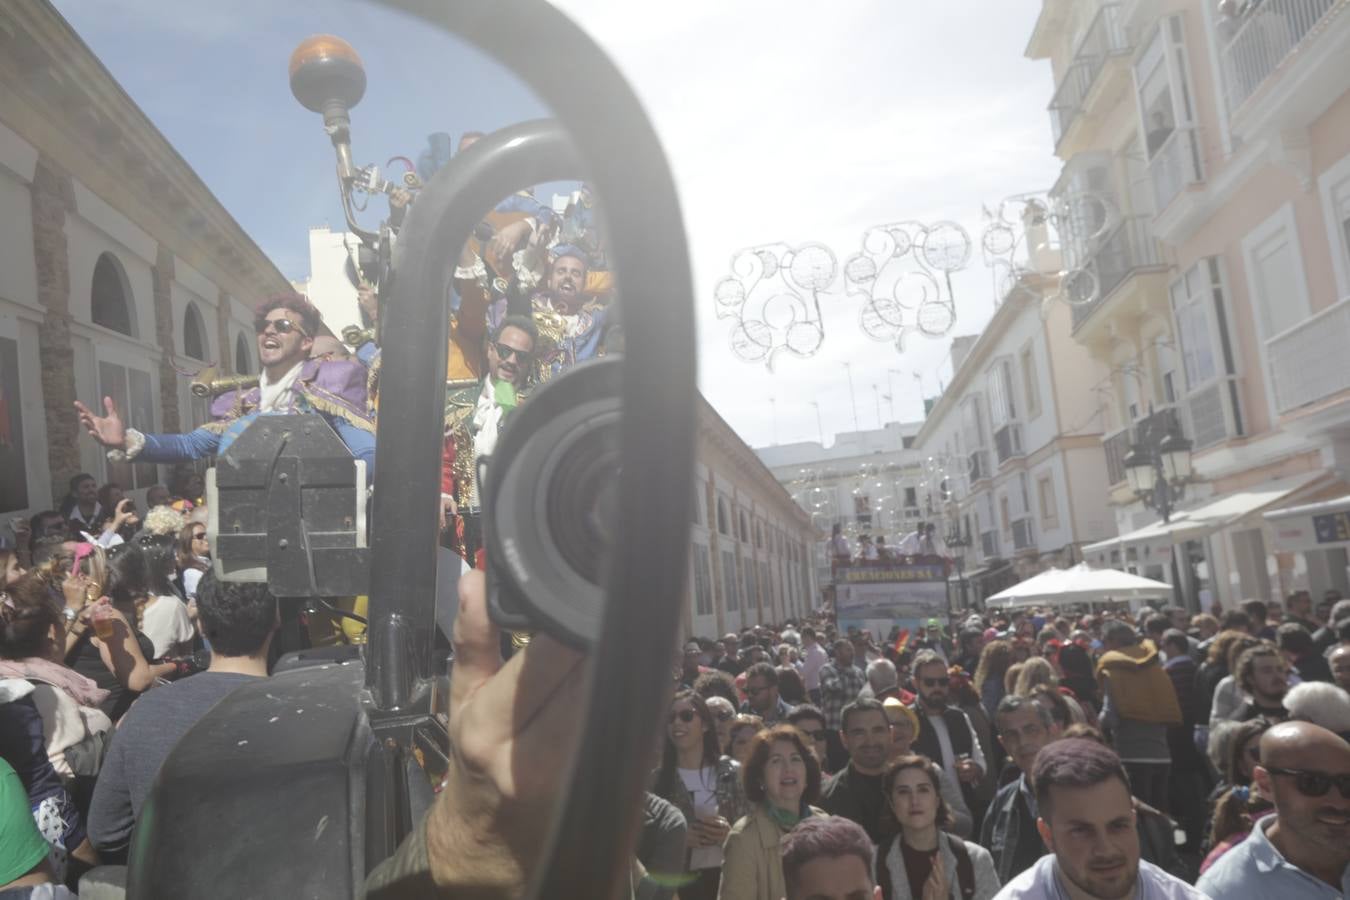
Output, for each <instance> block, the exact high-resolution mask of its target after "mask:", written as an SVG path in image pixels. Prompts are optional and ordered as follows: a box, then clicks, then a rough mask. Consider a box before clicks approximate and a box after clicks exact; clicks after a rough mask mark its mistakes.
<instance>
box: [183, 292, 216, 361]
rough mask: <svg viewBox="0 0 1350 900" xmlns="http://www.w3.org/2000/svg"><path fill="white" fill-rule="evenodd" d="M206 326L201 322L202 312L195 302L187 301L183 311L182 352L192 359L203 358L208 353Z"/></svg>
mask: <svg viewBox="0 0 1350 900" xmlns="http://www.w3.org/2000/svg"><path fill="white" fill-rule="evenodd" d="M208 346H209V344H208V343H207V341H206V326H205V325H203V324H202V314H201V313H200V312H198V310H197V304H195V303H189V304H188V305H187V309H185V310H184V311H183V354H184V355H185V356H190V357H192V358H193V359H200V360H205V359H206V358H207V356H208V354H209V353H210V351H209V350H207V347H208Z"/></svg>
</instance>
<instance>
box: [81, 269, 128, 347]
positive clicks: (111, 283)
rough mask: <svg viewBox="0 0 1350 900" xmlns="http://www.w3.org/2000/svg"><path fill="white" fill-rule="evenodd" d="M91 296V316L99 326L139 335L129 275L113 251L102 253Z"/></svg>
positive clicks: (126, 333)
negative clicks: (133, 309)
mask: <svg viewBox="0 0 1350 900" xmlns="http://www.w3.org/2000/svg"><path fill="white" fill-rule="evenodd" d="M90 295H91V297H90V299H91V303H90V307H91V309H90V318H92V319H93V320H94V324H95V325H102V326H103V327H104V328H111V329H112V330H113V331H120V332H121V333H122V334H125V335H126V336H127V337H136V316H135V314H134V313H133V311H132V305H131V290H130V288H129V287H128V285H127V276H126V273H125V272H124V271H123V270H122V264H121V263H120V262H118V261H117V257H115V256H113V255H112V254H111V253H104V254H102V255H101V256H99V258H98V262H96V263H94V282H93V285H92V287H91V289H90Z"/></svg>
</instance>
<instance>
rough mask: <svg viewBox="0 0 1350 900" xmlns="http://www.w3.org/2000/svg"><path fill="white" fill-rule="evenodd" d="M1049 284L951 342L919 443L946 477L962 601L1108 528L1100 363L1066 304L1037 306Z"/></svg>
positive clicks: (1019, 294) (1011, 300)
mask: <svg viewBox="0 0 1350 900" xmlns="http://www.w3.org/2000/svg"><path fill="white" fill-rule="evenodd" d="M1038 268H1039V266H1038ZM1056 290H1057V279H1056V278H1054V277H1045V276H1035V275H1032V276H1027V277H1026V278H1024V279H1022V281H1021V282H1020V283H1019V284H1018V285H1016V286H1014V288H1013V290H1012V291H1011V292H1010V293H1009V295H1008V296H1007V297H1006V298H1005V299H1004V300H1003V302H1002V303H1001V304H1000V305H999V307H998V308H997V309H996V310H995V312H994V315H993V318H992V319H991V320H990V321H989V324H988V325H987V326H986V327H985V329H984V330H983V332H981V333H980V335H979V336H978V337H977V338H970V337H963V338H957V339H956V340H955V341H954V342H953V343H952V366H953V369H954V372H953V375H952V381H951V384H950V385H948V386H947V388H946V390H945V391H943V393H942V395H941V396H940V397H939V398H938V399H937V401H936V402H935V403H934V404H933V405H932V408H931V409H930V410H929V413H928V417H927V418H926V419H925V421H924V423H923V427H922V428H920V430H919V433H918V435H917V436H916V438H915V447H916V449H917V450H918V451H919V452H920V454H921V455H923V456H924V457H925V459H928V458H932V459H935V460H939V461H941V463H942V467H943V469H944V471H945V473H946V477H945V479H944V481H943V482H942V483H941V484H940V488H941V494H942V497H943V499H944V500H945V502H943V503H941V504H940V505H939V508H940V510H941V516H940V520H939V530H940V532H941V533H942V534H943V535H944V536H947V539H948V550H949V552H950V553H952V554H953V555H954V556H958V557H961V558H962V559H963V563H964V565H963V570H965V571H963V572H962V573H961V576H960V577H961V579H963V580H964V581H965V582H966V584H963V585H961V587H962V588H963V589H964V590H966V591H967V594H966V598H967V600H968V601H976V600H981V599H983V598H984V597H987V596H989V595H990V594H993V593H997V592H998V591H999V590H1002V589H1003V588H1004V587H1007V586H1008V585H1009V584H1011V583H1013V582H1016V581H1020V580H1022V579H1024V578H1027V577H1029V576H1031V575H1034V574H1036V573H1037V572H1039V571H1042V570H1043V569H1046V568H1049V567H1051V566H1058V567H1065V566H1069V565H1072V564H1074V563H1076V562H1081V561H1082V558H1083V557H1082V547H1083V546H1084V545H1086V544H1090V543H1093V542H1096V541H1099V540H1101V539H1102V538H1104V537H1106V536H1107V535H1109V534H1111V533H1113V531H1114V524H1115V523H1114V522H1113V521H1112V520H1111V517H1110V513H1109V512H1108V508H1107V489H1106V460H1105V458H1104V456H1103V454H1102V450H1101V446H1102V444H1101V438H1102V419H1101V412H1100V406H1101V404H1100V401H1099V399H1098V397H1099V392H1101V391H1104V390H1107V389H1108V388H1109V379H1108V377H1107V370H1106V366H1105V365H1103V364H1102V363H1101V362H1100V361H1099V360H1097V359H1095V358H1093V356H1092V355H1091V353H1090V352H1089V351H1088V350H1087V349H1086V348H1085V347H1084V346H1083V345H1081V344H1079V343H1077V342H1076V341H1074V340H1073V337H1072V336H1071V333H1070V332H1071V326H1072V318H1073V312H1072V310H1071V308H1070V307H1069V306H1068V305H1067V304H1065V303H1059V302H1051V303H1045V302H1044V300H1045V298H1046V295H1047V293H1049V294H1051V295H1053V294H1055V293H1056ZM953 539H954V540H953Z"/></svg>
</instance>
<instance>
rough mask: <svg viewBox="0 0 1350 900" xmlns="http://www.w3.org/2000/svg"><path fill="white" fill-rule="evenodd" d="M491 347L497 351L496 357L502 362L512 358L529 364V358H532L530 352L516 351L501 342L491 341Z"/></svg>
mask: <svg viewBox="0 0 1350 900" xmlns="http://www.w3.org/2000/svg"><path fill="white" fill-rule="evenodd" d="M492 347H493V349H495V350H496V351H497V357H498V358H499V359H501V360H502V361H503V362H505V361H507V360H509V359H510V358H511V357H513V356H514V357H515V358H516V359H517V360H519V361H520V362H529V361H530V358H531V357H532V356H534V353H533V352H532V351H529V350H517V349H516V348H515V347H511V346H509V345H507V344H503V343H502V342H501V341H493V342H492Z"/></svg>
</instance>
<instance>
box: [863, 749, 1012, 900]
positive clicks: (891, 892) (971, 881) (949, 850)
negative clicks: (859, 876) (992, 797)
mask: <svg viewBox="0 0 1350 900" xmlns="http://www.w3.org/2000/svg"><path fill="white" fill-rule="evenodd" d="M940 775H941V770H939V769H938V767H937V764H936V763H934V762H933V761H932V760H930V759H929V758H928V757H926V756H919V755H911V756H901V757H899V758H897V759H894V760H892V761H891V763H890V765H888V766H887V767H886V774H885V776H884V777H883V778H882V789H883V790H884V791H885V792H886V805H885V807H884V809H885V813H884V814H883V815H884V817H887V818H889V819H890V820H891V821H890V824H891V826H892V827H893V828H894V830H895V831H896V834H895V836H894V837H892V838H890V839H888V840H886V841H884V842H883V843H882V845H881V846H880V847H879V848H878V850H877V884H878V886H880V888H881V894H882V897H884V898H885V900H991V898H992V897H993V896H994V895H995V894H997V893H998V889H999V882H998V875H997V873H996V872H995V870H994V858H993V857H992V856H990V855H989V851H988V850H986V849H984V848H983V847H981V846H979V845H977V844H972V843H970V842H969V841H963V840H962V839H961V838H959V837H957V836H956V835H954V834H950V833H948V832H947V831H945V830H944V829H945V828H949V827H950V826H951V821H952V814H951V810H950V809H949V808H948V806H947V802H946V801H945V800H944V799H943V798H942V792H941V790H940V787H939V785H940V783H941V782H940Z"/></svg>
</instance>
